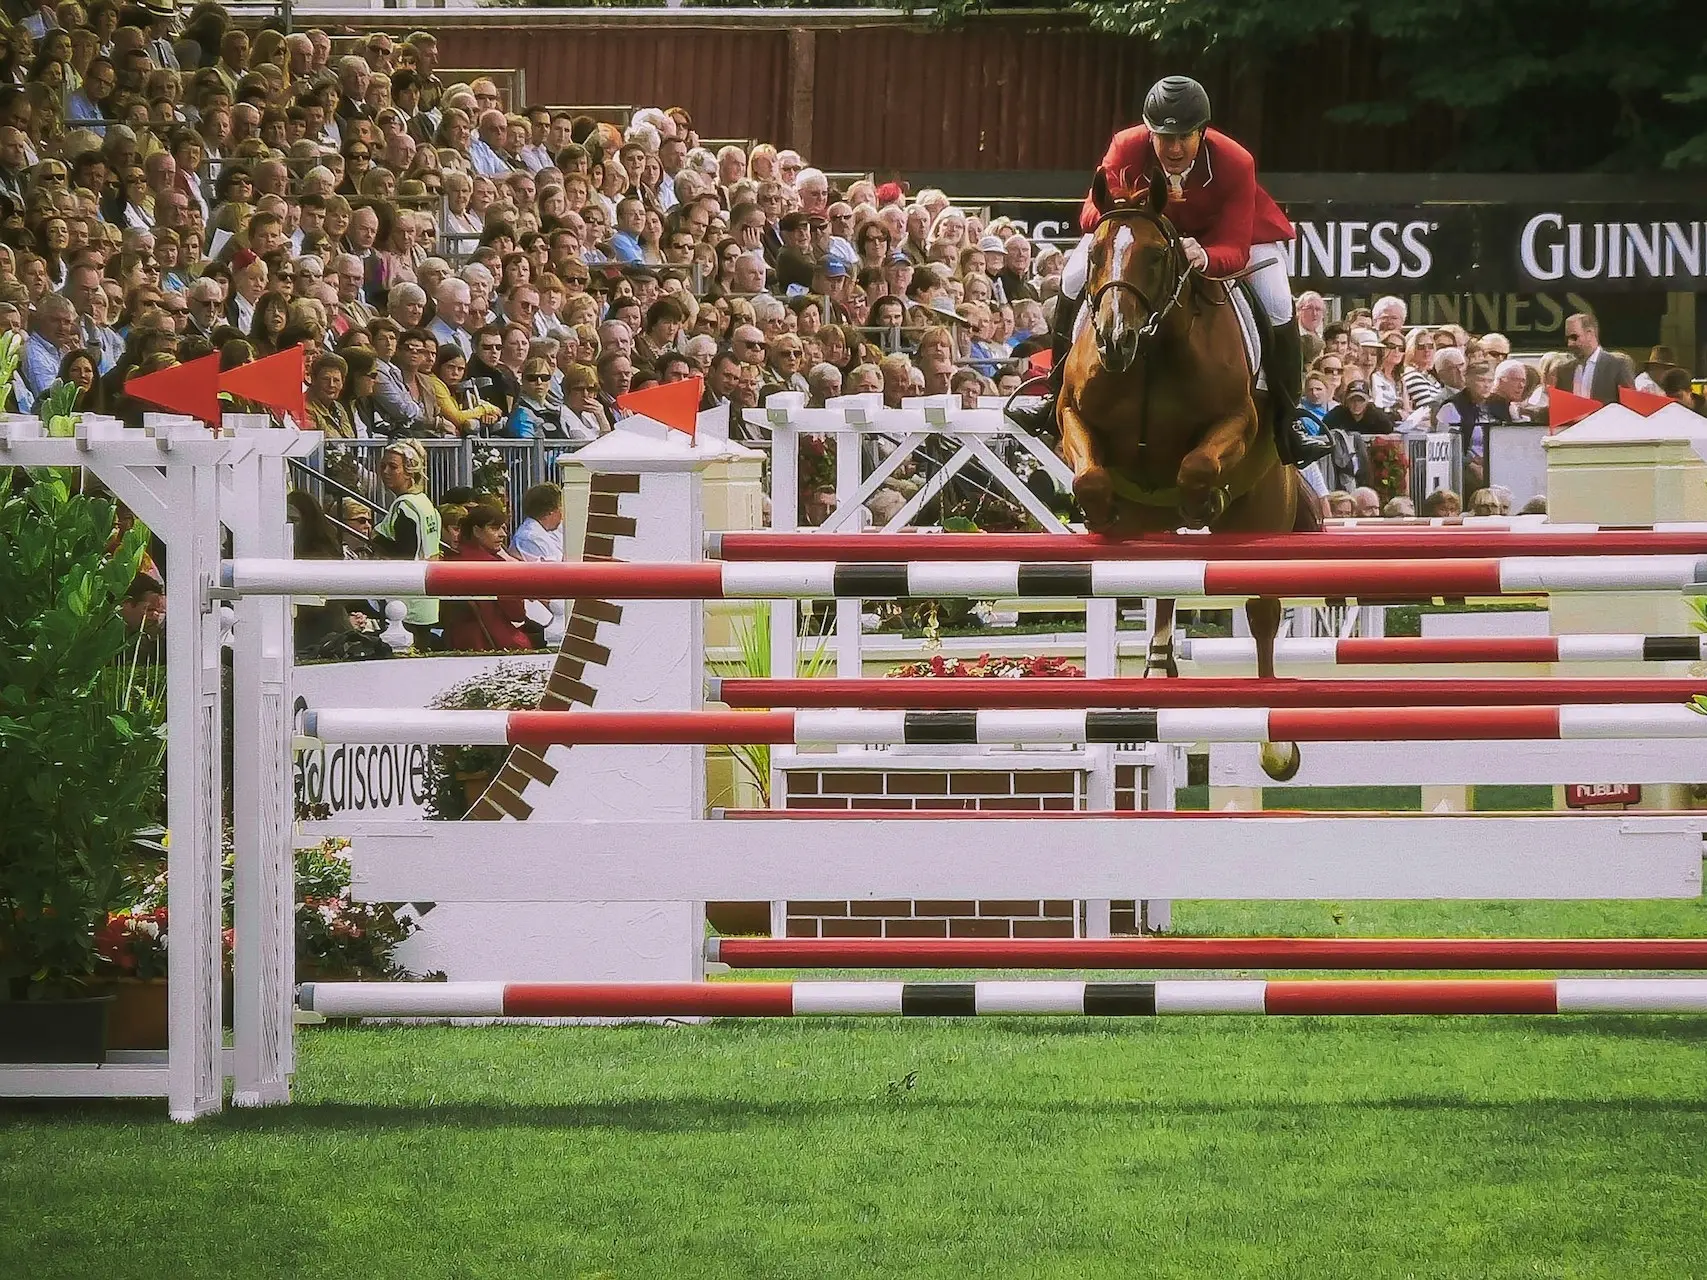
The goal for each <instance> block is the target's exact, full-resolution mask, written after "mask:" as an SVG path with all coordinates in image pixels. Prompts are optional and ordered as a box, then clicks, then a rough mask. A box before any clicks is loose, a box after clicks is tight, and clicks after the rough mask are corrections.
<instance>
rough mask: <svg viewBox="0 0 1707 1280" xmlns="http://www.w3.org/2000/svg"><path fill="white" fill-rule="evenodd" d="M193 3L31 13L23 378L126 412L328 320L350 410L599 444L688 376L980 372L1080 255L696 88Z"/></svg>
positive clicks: (848, 383)
mask: <svg viewBox="0 0 1707 1280" xmlns="http://www.w3.org/2000/svg"><path fill="white" fill-rule="evenodd" d="M172 7H173V6H172V5H171V4H170V3H169V2H168V0H147V6H146V7H144V6H138V5H119V4H115V3H112V0H93V2H92V3H88V4H85V3H83V0H66V2H65V3H61V4H58V5H47V6H43V7H42V9H41V10H40V11H39V12H38V13H36V14H34V15H32V17H31V18H30V19H29V20H27V21H26V22H25V23H23V24H22V25H20V26H19V27H17V28H15V29H13V30H12V31H11V33H10V35H9V37H8V39H7V41H6V42H5V57H6V65H5V66H4V68H0V202H4V207H3V209H0V223H3V226H4V229H5V231H6V233H7V234H6V235H5V237H4V238H5V240H6V241H7V243H6V244H5V245H4V246H0V324H8V325H15V326H20V327H23V328H25V329H27V331H28V335H29V341H28V346H27V351H26V357H25V360H24V365H23V368H22V369H21V371H20V376H19V378H18V379H17V383H16V386H15V389H14V397H15V401H16V403H17V404H18V405H19V406H20V407H23V408H28V407H29V406H30V405H31V404H32V403H33V402H34V400H35V399H36V398H38V397H39V396H40V395H42V393H43V392H44V391H46V390H47V389H48V388H49V387H50V386H51V385H53V384H54V383H55V382H58V381H61V380H69V381H75V382H77V383H78V386H79V392H78V396H77V402H76V405H75V406H74V407H76V408H87V409H93V410H99V411H105V412H110V413H115V414H118V415H120V416H127V415H134V414H135V413H137V412H139V411H140V407H139V406H137V405H134V404H131V403H129V402H128V401H127V399H126V397H125V395H124V383H125V379H126V378H127V377H128V376H129V375H130V374H132V373H134V372H139V371H142V372H151V371H154V370H156V369H159V368H162V367H166V366H169V365H170V364H171V363H172V362H174V361H180V362H181V361H186V360H189V359H193V358H195V357H197V356H199V355H202V354H205V353H206V352H208V351H213V350H217V351H219V352H220V354H221V360H222V362H223V363H225V364H227V365H230V364H235V363H238V362H241V361H243V360H247V359H253V358H255V357H257V356H262V355H266V354H268V353H270V352H272V351H274V350H278V349H283V348H285V347H287V346H291V345H295V344H297V343H303V344H306V345H307V347H308V349H309V350H310V351H312V352H314V353H316V354H315V356H314V358H313V360H312V362H311V364H310V367H309V376H310V403H311V414H312V417H313V419H314V424H315V425H316V426H318V427H320V428H321V429H322V430H324V431H325V432H326V433H327V434H328V435H329V436H334V437H359V436H382V437H386V438H398V437H432V436H441V435H467V434H482V435H506V436H511V437H518V438H535V437H543V438H546V439H558V440H563V441H566V442H576V441H584V440H587V439H591V438H593V437H594V436H596V435H597V434H598V433H600V432H601V431H605V430H608V429H609V427H610V424H611V421H612V419H613V418H614V417H615V416H617V415H618V413H619V410H618V409H617V408H616V405H615V401H616V399H617V398H618V397H619V396H621V395H622V394H623V393H624V392H626V391H629V390H632V389H637V388H643V387H645V386H647V385H649V384H652V383H661V382H671V381H676V380H679V379H683V378H687V377H691V376H693V375H695V374H699V375H702V376H703V377H704V378H705V380H706V383H707V390H706V401H707V405H708V406H709V405H710V404H712V403H719V402H727V403H730V404H731V405H734V406H736V407H741V406H747V407H751V406H755V405H757V404H759V403H762V402H763V400H764V399H765V397H766V396H767V395H769V394H770V393H772V392H774V391H776V390H779V389H787V390H798V391H804V392H807V393H808V394H810V395H811V396H813V397H814V399H817V400H822V399H824V398H827V397H829V396H833V395H836V394H841V393H843V392H848V391H856V390H871V391H882V392H884V394H885V395H888V396H891V397H892V398H895V399H898V398H899V397H900V396H901V395H903V394H910V393H914V392H919V391H924V392H933V393H934V392H949V391H958V392H960V393H961V394H962V395H964V396H967V397H969V398H970V397H971V396H974V395H977V394H991V393H994V392H996V391H997V390H998V389H999V388H1001V387H1006V388H1008V389H1011V388H1012V387H1013V386H1015V385H1017V384H1018V381H1019V362H1018V361H1017V360H1016V359H1015V353H1016V351H1017V353H1018V354H1019V355H1020V356H1022V357H1023V356H1024V355H1026V354H1029V351H1030V350H1031V349H1034V348H1035V347H1037V346H1040V345H1042V341H1041V339H1040V338H1037V337H1036V335H1039V334H1041V333H1042V331H1043V329H1044V327H1045V320H1044V314H1043V311H1042V308H1041V305H1040V304H1041V302H1042V301H1043V300H1044V299H1045V298H1047V297H1049V296H1050V295H1051V294H1052V293H1053V281H1054V278H1055V277H1056V276H1058V274H1059V270H1060V265H1061V261H1062V259H1061V255H1060V254H1059V252H1058V251H1054V250H1049V251H1046V252H1044V253H1041V254H1034V253H1033V248H1032V245H1031V242H1030V241H1029V240H1027V239H1026V237H1025V236H1023V235H1020V234H1018V233H1017V232H1016V231H1015V229H1014V228H1013V227H1012V226H1011V225H1008V224H1006V223H1005V222H1000V221H998V222H995V223H992V224H990V225H988V226H986V225H984V224H983V223H982V221H981V220H980V219H979V218H978V217H977V215H976V214H969V213H966V212H964V211H962V210H960V209H956V208H953V207H952V206H951V205H950V203H949V200H948V198H947V196H945V195H943V194H942V193H941V192H931V191H927V192H921V193H919V195H918V196H917V198H916V199H912V200H909V199H908V198H907V197H906V196H905V195H904V194H903V193H902V191H901V189H900V188H899V187H898V186H896V185H893V184H891V185H888V186H884V187H878V186H876V185H874V184H873V183H872V182H871V181H869V180H851V181H848V182H847V184H846V189H845V190H843V189H841V188H838V187H836V186H834V185H832V183H831V181H830V179H829V178H828V176H826V175H825V174H824V173H823V172H821V171H819V170H817V169H815V168H812V167H810V166H809V165H807V164H806V163H805V161H804V160H803V159H802V157H800V156H798V155H797V154H795V153H794V152H792V151H786V150H783V151H778V150H777V149H776V148H774V147H771V146H768V145H756V146H751V147H747V148H743V147H740V146H733V145H725V146H722V147H720V148H718V149H716V150H715V151H714V150H711V149H708V148H706V147H702V146H700V145H699V137H698V134H697V133H696V132H695V127H694V122H693V120H692V119H691V117H690V116H689V115H688V113H687V112H685V111H683V110H681V109H679V108H674V109H669V110H663V109H647V110H642V111H638V112H636V113H635V114H634V115H633V117H632V118H631V119H629V120H627V121H624V122H621V123H614V122H610V121H604V120H597V119H594V118H593V117H591V116H589V115H585V114H581V113H578V112H576V111H575V110H573V109H551V108H546V107H534V106H528V105H526V104H520V103H514V102H506V101H505V100H504V95H503V93H502V92H501V91H500V89H499V88H498V85H497V83H496V81H495V80H494V79H492V78H487V77H475V78H473V79H471V80H470V81H469V82H468V83H454V84H448V85H447V84H445V83H444V82H443V79H442V78H441V77H440V76H439V74H438V66H439V55H438V46H437V40H436V39H435V38H434V37H433V36H432V35H431V34H430V33H427V32H419V31H418V32H415V33H413V34H411V35H408V36H406V37H404V38H402V39H395V38H393V37H392V36H390V35H387V34H385V33H383V32H373V33H370V34H368V35H367V36H365V37H363V38H360V39H357V40H354V41H348V42H346V43H345V44H344V45H343V46H342V49H343V51H342V52H341V53H339V52H336V47H335V45H334V41H333V40H332V38H331V37H330V36H329V35H327V34H326V33H325V32H322V31H318V30H316V31H307V32H298V33H294V34H291V35H289V36H286V35H283V34H281V33H280V32H278V31H276V30H272V29H270V28H262V29H260V30H258V31H254V32H250V31H247V30H244V29H242V28H239V27H237V26H235V25H233V24H232V23H231V21H230V19H229V17H228V15H227V14H226V13H225V11H224V10H223V9H222V8H221V7H220V6H219V5H218V4H215V3H202V4H198V5H196V6H195V7H194V8H193V9H192V10H190V11H189V13H188V16H187V21H186V23H185V24H184V27H183V29H182V31H181V33H180V32H179V31H177V30H176V29H175V28H176V21H175V18H174V16H173V14H172V12H171V10H172ZM1028 340H1032V341H1031V347H1029V348H1028V347H1027V346H1026V343H1027V342H1028ZM84 353H87V354H86V355H85V354H84ZM736 425H737V431H738V433H739V430H740V427H741V424H740V423H739V422H737V424H736Z"/></svg>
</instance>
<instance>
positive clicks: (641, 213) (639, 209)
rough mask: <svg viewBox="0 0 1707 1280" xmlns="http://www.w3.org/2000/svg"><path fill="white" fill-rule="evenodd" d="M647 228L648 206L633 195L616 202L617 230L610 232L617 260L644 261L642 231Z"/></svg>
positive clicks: (611, 247) (612, 252)
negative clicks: (641, 240) (641, 245)
mask: <svg viewBox="0 0 1707 1280" xmlns="http://www.w3.org/2000/svg"><path fill="white" fill-rule="evenodd" d="M645 229H646V206H645V205H643V204H641V203H640V201H638V200H636V199H635V198H634V197H633V196H624V197H623V198H622V199H621V200H619V201H617V204H616V230H614V231H612V232H611V233H610V251H611V257H612V258H613V259H614V260H615V261H617V262H644V261H645V259H646V255H645V253H644V252H643V251H642V250H641V248H640V233H641V232H642V231H644V230H645Z"/></svg>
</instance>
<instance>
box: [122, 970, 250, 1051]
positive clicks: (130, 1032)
mask: <svg viewBox="0 0 1707 1280" xmlns="http://www.w3.org/2000/svg"><path fill="white" fill-rule="evenodd" d="M106 993H107V995H108V996H109V997H111V999H112V1012H111V1014H110V1015H109V1016H108V1019H107V1048H109V1049H165V1048H167V1047H169V1045H170V1042H171V1041H170V1032H169V1027H170V1026H171V1022H170V1010H171V994H170V993H171V988H170V987H169V986H168V985H167V982H166V979H164V978H115V979H113V980H112V981H111V982H109V983H107V984H106ZM234 996H235V993H234V991H233V989H232V985H231V971H230V970H229V969H227V970H226V971H225V978H224V981H223V982H222V983H221V997H220V1010H221V1017H220V1021H221V1024H222V1025H223V1026H225V1027H226V1028H227V1029H229V1028H230V1027H231V1016H232V1006H233V1002H234Z"/></svg>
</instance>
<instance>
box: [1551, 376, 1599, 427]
mask: <svg viewBox="0 0 1707 1280" xmlns="http://www.w3.org/2000/svg"><path fill="white" fill-rule="evenodd" d="M1604 408H1606V406H1605V405H1603V404H1601V402H1600V401H1598V400H1590V399H1589V398H1588V397H1587V396H1579V395H1577V394H1575V393H1574V392H1570V391H1565V390H1562V389H1561V388H1559V387H1554V388H1553V389H1552V390H1551V391H1549V392H1548V393H1547V430H1548V433H1549V434H1551V433H1552V432H1554V431H1557V430H1558V429H1559V428H1560V427H1568V426H1570V425H1571V423H1573V422H1581V421H1582V420H1583V419H1584V418H1586V417H1588V415H1589V414H1591V413H1593V412H1594V411H1595V410H1596V409H1604Z"/></svg>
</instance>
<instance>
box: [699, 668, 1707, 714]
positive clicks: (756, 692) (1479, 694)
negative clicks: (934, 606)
mask: <svg viewBox="0 0 1707 1280" xmlns="http://www.w3.org/2000/svg"><path fill="white" fill-rule="evenodd" d="M1697 694H1707V680H1661V679H1641V678H1632V679H1600V680H1565V679H1560V680H1549V679H1535V680H1521V679H1520V680H1287V679H1274V680H1260V679H1256V678H1254V677H1247V678H1241V679H1214V678H1199V679H1191V680H1146V679H1143V678H1141V677H1124V678H1118V677H1117V678H1112V679H1100V680H1093V679H1082V678H1071V677H1048V676H1045V677H1038V678H1035V679H1025V680H983V679H978V678H976V677H966V678H960V677H952V676H950V677H916V678H901V679H893V678H892V679H872V680H862V679H849V680H836V679H825V680H767V679H746V678H729V679H712V680H708V681H707V682H706V697H707V698H708V699H709V700H711V701H713V702H723V703H727V704H728V705H729V706H731V707H740V708H768V707H863V708H866V709H868V710H885V709H888V710H903V711H908V710H919V711H931V710H952V709H980V708H985V709H988V708H1000V707H1028V708H1089V707H1158V708H1160V707H1196V708H1209V707H1412V706H1416V705H1417V704H1419V703H1423V704H1430V703H1445V704H1448V705H1451V706H1464V707H1469V706H1476V707H1491V706H1525V705H1555V704H1573V705H1576V704H1583V703H1624V704H1636V703H1668V702H1676V703H1685V702H1688V701H1689V700H1690V699H1691V698H1693V697H1695V696H1696V695H1697Z"/></svg>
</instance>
